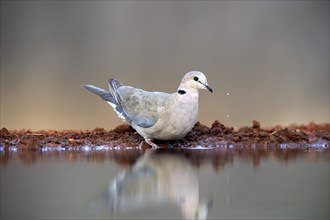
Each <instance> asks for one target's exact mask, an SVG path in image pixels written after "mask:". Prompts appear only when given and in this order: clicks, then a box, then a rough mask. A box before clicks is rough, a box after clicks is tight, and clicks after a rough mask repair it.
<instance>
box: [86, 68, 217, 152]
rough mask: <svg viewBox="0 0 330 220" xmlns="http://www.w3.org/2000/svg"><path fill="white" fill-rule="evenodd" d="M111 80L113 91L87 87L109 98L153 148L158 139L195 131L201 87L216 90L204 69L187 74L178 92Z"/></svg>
mask: <svg viewBox="0 0 330 220" xmlns="http://www.w3.org/2000/svg"><path fill="white" fill-rule="evenodd" d="M108 83H109V91H106V90H103V89H101V88H98V87H96V86H93V85H84V86H83V87H84V88H85V89H87V90H88V91H90V92H92V93H94V94H96V95H98V96H100V97H101V98H102V99H103V100H104V101H106V102H107V103H108V104H109V105H110V106H111V107H112V108H113V109H114V111H115V112H116V113H117V115H118V117H119V118H121V119H123V120H124V121H125V122H127V123H128V124H130V125H131V127H133V128H134V129H135V130H136V131H137V133H138V134H140V135H141V136H142V137H143V138H144V140H145V142H146V143H147V144H149V145H150V146H152V148H158V145H157V144H155V143H154V140H165V141H167V140H177V139H181V138H183V137H184V136H185V135H186V134H187V133H188V132H189V131H191V130H192V128H193V127H194V125H195V123H196V122H197V118H198V94H199V93H198V90H200V89H207V90H209V91H210V92H213V90H212V88H211V87H210V85H209V84H208V82H207V79H206V76H205V75H204V74H203V73H202V72H200V71H190V72H188V73H186V74H185V75H184V76H183V78H182V80H181V83H180V85H179V87H178V90H177V92H175V93H165V92H149V91H145V90H142V89H138V88H134V87H132V86H127V85H124V84H122V83H121V82H120V81H118V80H116V79H109V80H108ZM142 143H143V142H141V144H142ZM141 144H140V146H141Z"/></svg>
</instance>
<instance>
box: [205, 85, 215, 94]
mask: <svg viewBox="0 0 330 220" xmlns="http://www.w3.org/2000/svg"><path fill="white" fill-rule="evenodd" d="M204 86H205V88H206V89H207V90H209V91H210V92H212V93H213V89H212V88H211V86H209V85H208V84H204Z"/></svg>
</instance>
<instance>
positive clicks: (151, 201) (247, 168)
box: [0, 146, 330, 219]
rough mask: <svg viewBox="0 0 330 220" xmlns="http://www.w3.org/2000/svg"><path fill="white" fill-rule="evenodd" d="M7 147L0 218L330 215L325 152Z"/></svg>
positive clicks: (242, 149)
mask: <svg viewBox="0 0 330 220" xmlns="http://www.w3.org/2000/svg"><path fill="white" fill-rule="evenodd" d="M98 149H99V150H95V149H89V150H88V151H87V150H86V151H70V152H68V151H60V150H59V151H56V150H54V151H44V152H42V151H40V152H39V151H19V150H18V151H17V150H16V151H1V152H0V158H1V160H0V162H1V166H0V168H1V218H2V219H10V218H22V219H28V218H31V219H51V218H52V219H69V218H76V219H101V218H106V219H178V218H189V219H190V218H195V217H196V218H197V217H199V218H205V217H207V218H208V219H249V218H250V219H290V218H294V219H329V171H330V170H329V169H330V168H329V151H328V150H324V151H320V150H318V151H316V150H308V149H307V150H298V149H290V148H285V149H267V148H261V149H256V148H252V147H249V148H246V149H244V148H240V149H238V148H231V149H228V148H226V149H212V150H206V149H199V148H196V149H194V150H190V149H170V150H157V151H154V152H151V151H148V152H147V153H146V152H142V151H140V150H138V149H135V148H131V149H127V150H119V149H113V150H110V149H107V148H105V147H104V146H103V147H101V146H100V147H99V148H98Z"/></svg>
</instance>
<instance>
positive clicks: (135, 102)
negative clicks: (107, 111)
mask: <svg viewBox="0 0 330 220" xmlns="http://www.w3.org/2000/svg"><path fill="white" fill-rule="evenodd" d="M109 83H110V84H109V87H110V92H111V94H112V96H113V97H114V98H115V99H116V101H117V103H119V104H120V106H121V108H122V110H123V112H124V113H125V115H126V117H127V119H128V121H129V122H130V123H134V124H136V125H139V126H140V127H144V128H147V127H151V126H153V125H154V124H155V123H156V122H157V121H158V119H159V117H160V114H161V113H162V111H163V110H164V105H165V102H166V100H167V98H168V97H169V95H170V94H168V93H164V92H147V91H144V90H142V89H137V88H134V87H131V86H125V85H122V84H121V83H119V82H118V81H117V80H109Z"/></svg>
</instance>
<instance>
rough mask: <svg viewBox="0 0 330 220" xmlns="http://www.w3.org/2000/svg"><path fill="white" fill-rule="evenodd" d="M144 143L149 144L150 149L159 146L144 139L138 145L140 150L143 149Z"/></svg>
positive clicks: (150, 140)
mask: <svg viewBox="0 0 330 220" xmlns="http://www.w3.org/2000/svg"><path fill="white" fill-rule="evenodd" d="M144 142H146V143H147V144H149V145H150V146H151V147H152V149H157V148H159V146H158V145H157V144H155V143H154V142H152V139H150V138H146V139H144V140H143V141H141V143H140V144H139V148H142V147H143V143H144Z"/></svg>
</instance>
